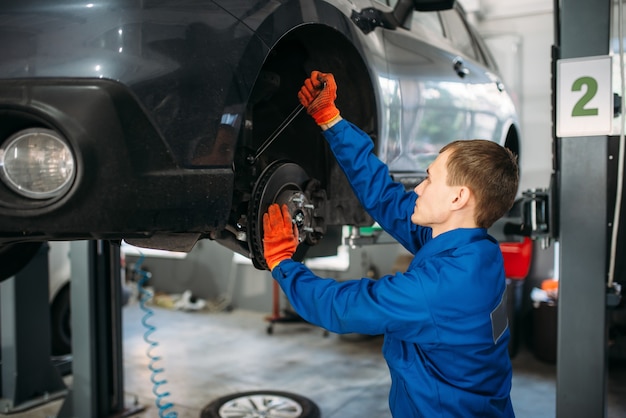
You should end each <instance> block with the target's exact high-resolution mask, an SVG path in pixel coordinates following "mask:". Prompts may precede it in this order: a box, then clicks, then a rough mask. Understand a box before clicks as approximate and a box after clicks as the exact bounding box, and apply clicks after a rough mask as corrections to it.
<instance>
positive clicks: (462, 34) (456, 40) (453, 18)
mask: <svg viewBox="0 0 626 418" xmlns="http://www.w3.org/2000/svg"><path fill="white" fill-rule="evenodd" d="M441 14H442V16H443V18H444V19H445V20H446V29H447V34H446V36H447V37H448V39H449V40H450V42H451V43H452V45H454V47H455V48H456V49H458V50H459V51H460V52H461V53H462V54H464V55H465V56H466V57H469V58H472V59H474V60H479V58H478V55H477V52H476V49H475V47H474V41H473V38H472V36H471V35H470V33H469V31H468V30H467V26H465V22H464V21H463V18H461V16H460V15H459V12H458V11H457V10H455V9H450V10H444V11H443V12H441Z"/></svg>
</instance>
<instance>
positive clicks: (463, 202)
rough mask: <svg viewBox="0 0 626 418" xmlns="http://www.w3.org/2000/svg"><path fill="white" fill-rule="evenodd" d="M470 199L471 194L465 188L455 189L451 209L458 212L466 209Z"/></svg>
mask: <svg viewBox="0 0 626 418" xmlns="http://www.w3.org/2000/svg"><path fill="white" fill-rule="evenodd" d="M471 197H472V192H471V191H470V189H469V188H468V187H466V186H460V187H458V188H457V192H456V195H453V198H452V203H451V209H452V210H459V209H463V208H464V207H466V206H467V205H468V203H469V201H470V199H471Z"/></svg>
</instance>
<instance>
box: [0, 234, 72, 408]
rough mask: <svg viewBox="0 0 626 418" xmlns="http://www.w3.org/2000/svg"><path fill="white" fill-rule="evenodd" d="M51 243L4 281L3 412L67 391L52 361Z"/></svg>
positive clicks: (0, 311)
mask: <svg viewBox="0 0 626 418" xmlns="http://www.w3.org/2000/svg"><path fill="white" fill-rule="evenodd" d="M48 250H49V246H48V244H43V245H42V246H41V247H40V249H39V251H38V252H37V253H36V254H35V256H34V257H33V259H32V260H31V261H30V262H29V263H28V264H27V265H26V266H25V267H24V268H23V269H22V270H20V271H19V272H18V273H16V274H15V276H13V277H9V278H8V279H6V280H4V281H3V282H2V283H0V321H1V326H0V342H1V343H2V350H1V353H2V356H1V357H0V359H1V360H2V361H1V364H0V371H1V372H2V373H1V378H2V380H1V381H0V413H13V412H19V411H21V410H22V409H28V408H33V407H35V406H39V405H41V404H44V403H46V402H50V401H52V400H55V399H57V398H59V397H62V396H64V395H65V394H66V386H65V383H63V379H62V378H61V374H60V373H59V371H58V370H57V369H56V368H55V367H54V365H53V363H52V361H51V354H50V353H51V349H50V307H49V306H50V305H49V301H48V299H49V298H48V294H49V290H48Z"/></svg>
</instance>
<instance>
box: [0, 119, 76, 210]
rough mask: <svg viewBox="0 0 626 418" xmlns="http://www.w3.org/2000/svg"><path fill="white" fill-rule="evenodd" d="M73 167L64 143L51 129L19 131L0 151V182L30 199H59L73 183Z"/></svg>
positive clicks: (74, 163) (69, 150)
mask: <svg viewBox="0 0 626 418" xmlns="http://www.w3.org/2000/svg"><path fill="white" fill-rule="evenodd" d="M75 167H76V162H75V160H74V155H73V154H72V151H71V149H70V147H69V145H68V143H67V141H66V140H65V139H64V138H63V137H62V136H61V135H59V134H58V133H57V132H55V131H52V130H50V129H43V128H31V129H25V130H23V131H19V132H17V133H15V134H14V135H12V136H11V137H10V138H9V139H7V140H6V141H5V142H4V144H3V145H2V146H1V147H0V178H1V179H2V181H3V182H4V183H5V184H6V185H7V186H8V187H10V188H11V189H12V190H14V191H15V192H16V193H18V194H20V195H22V196H25V197H29V198H31V199H49V198H54V197H58V196H60V195H62V194H63V193H64V192H66V191H67V190H68V189H69V187H70V186H71V185H72V182H73V181H74V177H75V176H76V168H75Z"/></svg>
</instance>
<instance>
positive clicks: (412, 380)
mask: <svg viewBox="0 0 626 418" xmlns="http://www.w3.org/2000/svg"><path fill="white" fill-rule="evenodd" d="M324 135H325V137H326V139H327V140H328V142H329V144H330V146H331V148H332V150H333V152H334V154H335V156H336V157H337V161H338V162H339V165H340V166H341V168H342V169H343V171H344V172H345V173H346V176H347V178H348V179H349V181H350V184H351V185H352V188H353V189H354V191H355V193H356V195H357V196H358V198H359V199H360V201H361V203H362V204H363V206H364V207H365V209H366V210H367V211H368V213H370V215H371V216H372V217H373V218H374V219H375V220H376V221H377V222H378V223H379V225H380V226H381V227H382V228H383V229H384V230H385V231H387V232H388V233H389V234H390V235H392V236H393V237H394V238H395V239H396V240H397V241H398V242H399V243H400V244H402V245H403V246H404V247H405V248H406V249H407V250H409V251H410V252H411V253H413V254H414V255H415V256H414V258H413V260H412V262H411V264H410V265H409V268H408V270H407V271H406V272H405V273H396V274H394V275H388V276H384V277H381V278H380V279H378V280H372V279H367V278H363V279H359V280H348V281H341V282H339V281H336V280H332V279H326V278H321V277H318V276H316V275H315V274H314V273H313V272H312V271H311V270H310V269H309V268H307V267H306V266H305V265H303V264H302V263H299V262H296V261H293V260H283V261H282V262H280V264H279V265H278V266H277V267H276V268H274V270H273V271H272V276H273V277H274V279H276V280H277V281H278V283H279V284H280V286H281V288H282V289H283V291H284V292H285V294H286V296H287V298H288V299H289V301H290V303H291V305H292V306H293V308H294V309H295V310H296V312H298V314H299V315H301V316H302V318H303V319H305V320H306V321H308V322H310V323H312V324H316V325H318V326H320V327H323V328H325V329H327V330H329V331H332V332H336V333H352V332H354V333H360V334H371V335H379V334H384V343H383V349H382V350H383V355H384V357H385V360H386V361H387V364H388V366H389V370H390V372H391V382H392V383H391V390H390V394H389V406H390V409H391V412H392V415H393V416H394V417H399V418H406V417H427V418H433V417H463V418H467V417H481V418H486V417H513V416H514V413H513V408H512V405H511V399H510V390H511V376H512V369H511V362H510V359H509V354H508V341H509V330H508V322H507V316H506V303H505V301H506V296H505V295H506V294H505V288H506V284H505V277H504V264H503V258H502V253H501V251H500V248H499V245H498V242H497V241H496V240H495V239H494V238H492V237H491V236H489V235H488V233H487V230H486V229H484V228H468V229H456V230H452V231H448V232H445V233H443V234H441V235H439V236H437V237H436V238H434V239H433V237H432V229H431V228H428V227H421V226H417V225H415V224H413V223H411V215H412V213H413V209H414V205H415V199H417V198H418V196H417V194H416V193H415V192H413V191H410V192H407V191H405V189H404V186H403V185H401V184H399V183H396V182H393V181H392V179H391V176H390V174H389V171H388V168H387V166H386V165H385V164H383V163H382V161H380V160H379V159H378V158H377V157H376V156H375V155H374V154H373V143H372V141H371V139H370V138H369V137H368V136H367V134H365V133H364V132H363V131H361V130H360V129H359V128H357V127H356V126H354V125H352V124H351V123H349V122H347V121H345V120H343V121H340V122H339V123H337V124H336V125H334V126H333V127H332V128H330V129H329V130H326V131H325V132H324Z"/></svg>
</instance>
